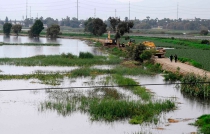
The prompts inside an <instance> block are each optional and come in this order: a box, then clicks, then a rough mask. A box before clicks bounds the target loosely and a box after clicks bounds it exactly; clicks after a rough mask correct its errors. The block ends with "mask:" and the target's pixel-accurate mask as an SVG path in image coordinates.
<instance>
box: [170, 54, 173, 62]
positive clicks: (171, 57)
mask: <svg viewBox="0 0 210 134" xmlns="http://www.w3.org/2000/svg"><path fill="white" fill-rule="evenodd" d="M170 61H171V62H172V61H173V55H172V54H171V56H170Z"/></svg>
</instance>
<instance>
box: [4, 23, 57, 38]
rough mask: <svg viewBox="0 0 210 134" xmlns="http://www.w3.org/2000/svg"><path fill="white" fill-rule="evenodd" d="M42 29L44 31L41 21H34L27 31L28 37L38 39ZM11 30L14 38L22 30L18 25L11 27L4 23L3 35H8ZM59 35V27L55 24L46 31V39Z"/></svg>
mask: <svg viewBox="0 0 210 134" xmlns="http://www.w3.org/2000/svg"><path fill="white" fill-rule="evenodd" d="M43 29H44V25H43V22H42V21H41V20H36V21H35V23H34V24H33V25H32V26H31V27H30V30H29V31H28V36H29V37H30V38H34V37H35V38H39V35H40V33H41V31H42V30H43ZM11 30H12V31H13V33H15V34H16V36H18V35H19V33H20V32H21V30H22V25H20V24H14V25H12V24H11V23H4V25H3V33H4V34H5V35H6V36H9V35H10V33H11ZM59 34H60V26H59V25H57V24H52V25H51V26H50V27H48V28H47V30H46V37H48V38H57V36H58V35H59Z"/></svg>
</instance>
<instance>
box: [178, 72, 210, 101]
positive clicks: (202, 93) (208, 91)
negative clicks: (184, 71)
mask: <svg viewBox="0 0 210 134" xmlns="http://www.w3.org/2000/svg"><path fill="white" fill-rule="evenodd" d="M181 82H182V83H186V84H182V85H181V92H182V93H184V94H185V95H186V96H190V97H196V98H198V99H206V100H208V99H210V83H209V79H208V78H207V77H205V76H204V77H201V76H196V75H194V74H188V75H185V76H183V78H182V79H181Z"/></svg>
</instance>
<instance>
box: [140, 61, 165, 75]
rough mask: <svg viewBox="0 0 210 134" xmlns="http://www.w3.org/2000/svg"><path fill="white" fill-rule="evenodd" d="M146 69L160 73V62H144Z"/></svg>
mask: <svg viewBox="0 0 210 134" xmlns="http://www.w3.org/2000/svg"><path fill="white" fill-rule="evenodd" d="M144 65H145V66H146V68H147V70H148V71H150V72H154V73H160V72H161V71H162V67H161V65H160V64H158V63H157V64H154V63H146V64H144Z"/></svg>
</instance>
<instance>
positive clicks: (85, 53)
mask: <svg viewBox="0 0 210 134" xmlns="http://www.w3.org/2000/svg"><path fill="white" fill-rule="evenodd" d="M79 58H81V59H87V58H94V56H93V54H91V53H89V52H80V53H79Z"/></svg>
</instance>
